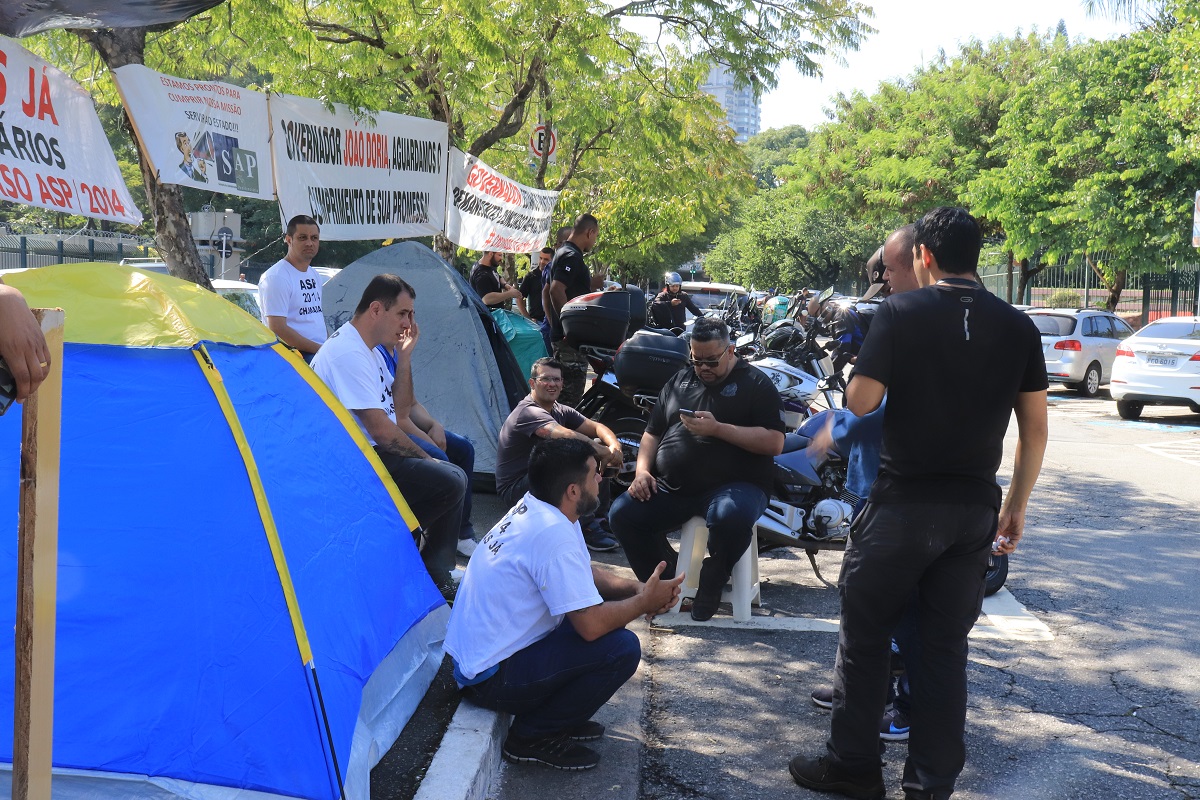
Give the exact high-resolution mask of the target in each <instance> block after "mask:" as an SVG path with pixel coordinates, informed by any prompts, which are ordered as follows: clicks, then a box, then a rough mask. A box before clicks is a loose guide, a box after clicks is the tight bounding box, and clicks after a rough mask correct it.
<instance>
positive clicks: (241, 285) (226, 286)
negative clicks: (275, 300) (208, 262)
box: [212, 278, 263, 322]
mask: <svg viewBox="0 0 1200 800" xmlns="http://www.w3.org/2000/svg"><path fill="white" fill-rule="evenodd" d="M212 285H213V288H214V289H216V290H217V294H219V295H221V297H224V298H225V299H226V300H228V301H229V302H231V303H233V304H234V305H235V306H237V307H238V308H240V309H242V311H245V312H246V313H247V314H249V315H250V316H252V317H254V318H255V319H256V320H258V321H259V322H263V315H262V307H261V306H260V305H259V304H258V287H257V286H255V285H254V284H253V283H246V282H245V281H226V280H222V279H221V278H213V282H212Z"/></svg>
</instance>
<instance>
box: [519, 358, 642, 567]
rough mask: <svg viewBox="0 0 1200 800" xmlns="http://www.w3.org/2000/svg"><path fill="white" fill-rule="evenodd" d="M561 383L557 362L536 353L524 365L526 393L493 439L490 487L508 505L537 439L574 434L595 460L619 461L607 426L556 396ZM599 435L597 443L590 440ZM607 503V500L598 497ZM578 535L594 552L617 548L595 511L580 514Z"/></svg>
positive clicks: (524, 483) (524, 480)
mask: <svg viewBox="0 0 1200 800" xmlns="http://www.w3.org/2000/svg"><path fill="white" fill-rule="evenodd" d="M562 388H563V375H562V364H560V363H559V362H558V361H556V360H555V359H553V358H539V359H538V360H537V361H535V362H533V366H532V367H531V368H530V370H529V396H528V397H526V398H525V399H524V400H522V401H521V402H520V403H517V407H516V408H514V409H513V411H512V413H511V414H509V415H508V419H506V420H505V421H504V427H502V428H501V429H500V438H499V441H498V443H497V444H496V493H497V494H498V495H500V498H501V499H502V500H503V501H504V502H505V503H506V504H508V505H510V506H514V505H516V504H517V501H519V500H520V499H521V496H522V495H524V494H525V492H527V491H529V476H528V474H527V473H528V469H529V454H530V452H531V451H532V450H533V446H534V445H535V444H537V443H538V441H539V440H543V439H579V440H581V441H585V442H587V443H589V444H591V445H592V446H593V447H594V448H595V450H596V458H598V459H599V460H600V463H601V464H602V465H605V466H610V467H620V466H621V464H622V463H623V456H622V454H621V443H620V442H619V441H618V440H617V436H616V434H614V433H613V432H612V431H611V430H610V429H609V428H608V427H606V426H604V425H601V424H600V423H599V422H593V421H592V420H590V419H588V418H587V417H585V416H584V415H583V414H580V413H579V412H578V411H576V410H575V409H573V408H571V407H570V406H564V405H563V404H562V403H560V402H558V397H559V394H560V393H561V392H562ZM595 439H599V440H600V442H599V443H594V442H593V440H595ZM600 493H601V500H602V502H603V501H605V500H607V495H608V486H607V482H605V483H604V484H601V492H600ZM604 505H607V503H604ZM580 524H581V525H582V527H583V540H584V542H585V543H586V544H587V546H588V549H589V550H592V551H594V552H597V553H603V552H605V551H607V550H616V549H617V540H616V539H614V538H613V537H612V535H611V534H610V533H608V532H607V531H606V530H604V528H603V527H602V526H601V525H600V522H599V521H598V520H597V518H596V517H595V515H593V514H588V515H586V516H585V517H584V519H583V520H581V522H580Z"/></svg>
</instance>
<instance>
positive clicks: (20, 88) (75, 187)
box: [0, 36, 142, 225]
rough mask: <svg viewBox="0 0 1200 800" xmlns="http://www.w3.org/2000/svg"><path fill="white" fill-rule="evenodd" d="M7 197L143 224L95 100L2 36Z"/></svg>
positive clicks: (1, 145) (0, 127)
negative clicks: (106, 134) (101, 124)
mask: <svg viewBox="0 0 1200 800" xmlns="http://www.w3.org/2000/svg"><path fill="white" fill-rule="evenodd" d="M0 200H9V201H12V202H14V203H24V204H25V205H31V206H37V207H38V208H46V209H49V210H51V211H61V212H63V213H66V214H80V215H82V216H85V217H95V218H96V219H107V220H112V221H114V222H125V223H128V224H130V225H137V224H139V223H140V222H141V221H142V212H140V211H138V209H137V207H136V206H135V205H134V204H133V198H132V197H130V195H129V189H128V188H127V187H126V186H125V181H124V179H122V177H121V170H120V168H119V167H118V166H117V159H116V157H115V156H113V152H112V148H111V147H110V146H109V144H108V138H107V137H106V136H105V135H104V128H102V127H101V126H100V118H99V117H97V116H96V107H95V106H94V105H93V104H92V98H91V97H89V96H88V93H87V92H85V91H84V90H83V87H81V86H80V85H79V84H77V83H75V81H73V80H71V79H70V78H68V77H67V76H66V75H64V74H63V73H62V72H60V71H58V70H57V69H55V68H54V67H52V66H50V65H49V64H47V63H46V62H45V61H43V60H42V59H40V58H38V57H37V56H35V55H34V54H33V53H31V52H29V51H28V50H26V49H25V48H24V47H21V45H19V44H17V43H16V42H14V41H12V40H11V39H6V38H4V37H2V36H0Z"/></svg>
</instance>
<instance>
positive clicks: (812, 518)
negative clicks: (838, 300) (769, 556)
mask: <svg viewBox="0 0 1200 800" xmlns="http://www.w3.org/2000/svg"><path fill="white" fill-rule="evenodd" d="M832 413H833V412H832V411H828V410H826V411H820V412H818V413H816V414H814V415H813V416H811V417H809V418H808V419H806V420H804V422H803V423H801V425H800V427H799V428H798V429H797V430H796V431H795V432H794V433H789V434H787V435H786V436H785V437H784V444H783V452H782V453H780V454H779V455H777V456H775V474H774V478H773V482H772V488H771V496H770V497H769V498H768V500H767V509H766V511H764V512H763V515H762V516H761V517H759V519H758V523H757V526H758V549H759V552H764V551H767V550H771V549H774V548H778V547H796V548H799V549H801V550H803V551H804V552H805V554H806V555H807V556H808V561H809V563H810V564H811V565H812V569H813V572H814V573H815V574H816V576H817V578H818V579H819V580H821V581H823V582H827V581H825V578H824V577H823V576H822V575H821V571H820V569H819V568H818V567H817V560H816V554H817V551H819V550H843V551H844V550H845V549H846V542H847V540H848V538H849V536H850V526H851V522H852V521H853V519H854V509H855V508H856V507H857V506H858V505H859V502H860V498H859V497H857V496H856V495H854V494H853V493H852V492H850V491H849V490H847V489H846V468H847V460H846V457H845V456H844V455H843V454H842V453H840V452H838V451H837V448H836V447H831V448H830V449H829V450H828V452H826V453H823V454H822V453H817V452H816V451H815V450H814V449H813V448H810V446H809V445H810V444H811V442H812V439H813V438H814V437H815V436H816V435H817V433H818V432H819V431H820V430H821V429H822V428H823V427H824V426H826V425H827V424H829V423H830V422H831V419H830V416H831V414H832ZM1007 579H1008V556H1007V555H1000V554H992V556H991V557H990V559H989V561H988V569H987V574H986V576H985V578H984V587H985V588H984V594H985V595H986V596H991V595H993V594H995V593H996V592H998V591H1000V588H1001V587H1003V586H1004V582H1005V580H1007Z"/></svg>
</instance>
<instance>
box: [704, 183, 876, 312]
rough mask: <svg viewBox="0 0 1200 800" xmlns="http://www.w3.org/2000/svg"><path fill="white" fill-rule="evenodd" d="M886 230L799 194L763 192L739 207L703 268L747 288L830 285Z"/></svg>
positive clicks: (857, 265)
mask: <svg viewBox="0 0 1200 800" xmlns="http://www.w3.org/2000/svg"><path fill="white" fill-rule="evenodd" d="M886 233H887V232H886V231H882V230H880V229H879V228H877V227H875V226H869V225H864V224H862V223H859V222H855V221H854V220H852V219H851V218H849V217H847V216H846V215H844V214H842V213H841V212H839V211H834V210H828V209H820V208H817V207H815V206H814V205H812V204H811V203H809V202H807V201H806V200H805V199H804V198H803V196H802V195H796V194H793V193H789V192H786V191H782V190H778V189H776V190H772V191H767V192H761V193H759V194H757V195H755V196H754V197H752V198H750V199H749V200H747V201H746V202H745V203H744V204H743V205H742V206H741V207H740V208H739V209H738V213H737V219H736V223H735V227H734V228H733V229H732V230H731V231H729V232H727V233H723V234H722V235H720V236H719V237H717V240H716V243H715V244H714V245H713V249H712V251H711V252H709V254H708V256H707V257H706V258H705V260H704V270H705V272H707V273H708V274H709V275H711V276H713V278H714V279H715V280H722V281H729V282H732V283H738V284H741V285H743V286H747V287H749V286H754V287H760V288H766V287H774V288H778V289H800V288H804V287H809V288H812V287H815V286H822V287H823V286H828V285H830V284H832V283H835V282H837V281H838V280H839V279H848V278H852V277H854V276H856V275H857V273H858V272H859V270H860V269H861V267H862V265H863V264H865V263H866V261H867V259H868V258H869V257H870V256H871V253H873V252H874V251H875V249H876V248H877V247H879V244H880V243H881V242H882V241H883V237H884V236H885V235H886Z"/></svg>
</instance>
